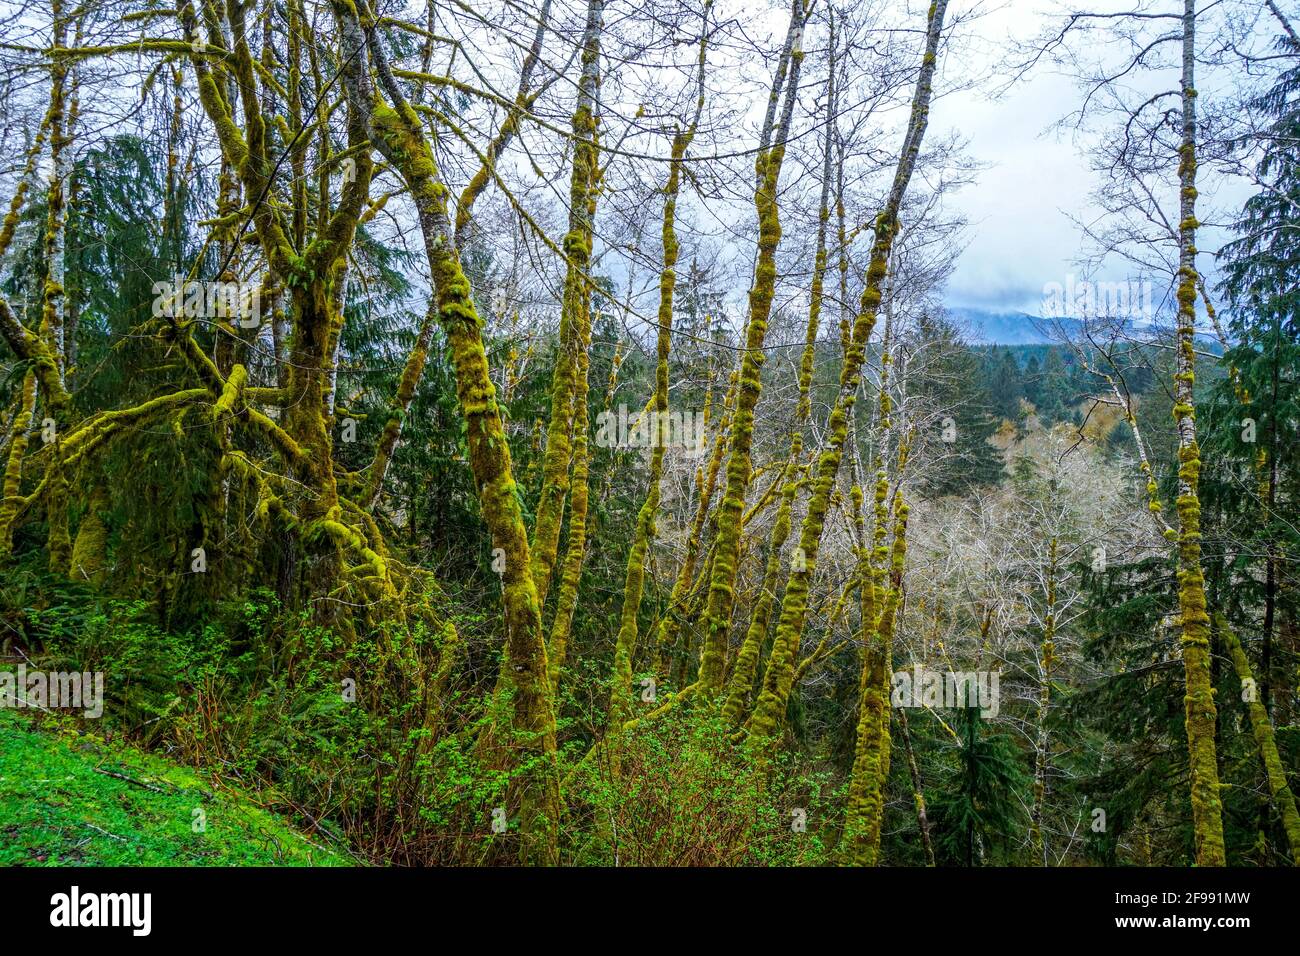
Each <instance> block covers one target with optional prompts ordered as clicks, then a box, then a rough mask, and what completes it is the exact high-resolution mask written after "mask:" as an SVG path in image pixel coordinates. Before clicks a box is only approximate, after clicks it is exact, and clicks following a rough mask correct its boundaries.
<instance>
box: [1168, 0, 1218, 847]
mask: <svg viewBox="0 0 1300 956" xmlns="http://www.w3.org/2000/svg"><path fill="white" fill-rule="evenodd" d="M1182 26H1183V62H1182V84H1181V85H1182V108H1183V112H1182V145H1181V146H1180V148H1179V152H1180V158H1179V163H1178V179H1179V206H1180V209H1179V223H1178V349H1177V353H1176V356H1177V371H1176V373H1175V374H1174V401H1175V404H1174V419H1175V421H1176V422H1177V425H1178V503H1177V510H1178V606H1179V609H1180V610H1181V613H1182V622H1181V623H1182V640H1181V644H1182V651H1183V670H1184V676H1185V682H1186V695H1185V697H1184V702H1185V705H1186V721H1185V722H1186V727H1187V745H1188V757H1189V760H1188V763H1189V768H1190V773H1191V797H1192V821H1193V826H1194V829H1195V838H1196V862H1197V863H1198V864H1199V865H1200V866H1223V865H1224V862H1225V857H1224V845H1223V819H1222V806H1223V804H1222V800H1221V798H1220V796H1219V769H1218V763H1217V757H1216V753H1215V739H1214V735H1215V720H1216V713H1215V707H1214V685H1213V682H1212V681H1211V679H1210V618H1209V615H1208V614H1207V613H1206V609H1205V575H1204V572H1203V570H1202V568H1201V502H1200V497H1199V493H1198V485H1199V479H1200V471H1201V449H1200V445H1199V444H1197V441H1196V405H1195V399H1194V397H1193V389H1194V387H1195V381H1196V350H1195V349H1196V284H1197V278H1198V276H1197V272H1196V228H1197V226H1198V225H1199V223H1198V222H1197V220H1196V95H1197V91H1196V82H1195V75H1196V0H1183V24H1182Z"/></svg>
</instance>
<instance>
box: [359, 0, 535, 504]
mask: <svg viewBox="0 0 1300 956" xmlns="http://www.w3.org/2000/svg"><path fill="white" fill-rule="evenodd" d="M550 14H551V0H543V3H542V6H541V9H540V10H539V12H538V15H537V29H536V31H535V32H534V34H533V43H532V46H530V47H529V48H528V55H527V56H526V57H525V58H524V63H523V67H522V68H521V70H520V73H519V89H518V92H517V93H516V94H515V108H514V109H513V110H511V111H510V112H509V113H507V114H506V117H505V119H504V120H502V123H501V126H500V128H499V129H498V130H497V133H496V135H495V136H494V137H493V138H492V142H491V143H489V144H488V148H487V151H486V152H485V153H484V156H483V159H482V161H481V162H480V164H479V168H478V170H477V171H476V172H475V173H474V175H473V176H472V177H471V178H470V181H469V182H468V183H467V184H466V186H465V188H464V189H463V190H462V191H461V194H460V201H459V202H458V203H457V204H456V227H455V238H456V244H457V246H459V245H460V244H461V240H462V238H463V236H464V234H465V232H466V229H467V227H468V226H469V223H470V221H471V219H472V216H473V212H474V204H475V203H476V202H477V201H478V198H479V196H481V195H482V194H483V191H484V190H485V189H486V188H487V184H488V182H489V180H490V179H491V176H492V173H493V169H494V166H495V163H496V161H497V159H499V158H500V156H501V154H502V153H503V152H504V151H505V149H506V148H507V147H508V146H509V145H510V141H511V140H512V139H514V136H515V134H516V133H517V132H518V131H519V121H520V118H521V115H522V112H523V110H525V109H526V108H527V107H528V106H530V105H531V104H532V102H533V98H534V96H535V94H533V92H532V76H533V71H534V69H536V67H537V62H538V60H539V59H540V58H541V54H542V44H543V41H544V40H545V37H546V31H547V29H548V28H549V24H550ZM426 72H427V71H426ZM437 320H438V314H437V310H436V309H435V308H433V303H432V302H431V303H430V308H429V310H428V311H427V312H426V313H425V317H424V319H423V321H421V323H420V328H419V330H418V332H417V333H416V337H415V345H414V347H413V348H412V349H411V353H410V355H408V356H407V358H406V365H405V366H404V367H403V369H402V377H401V378H400V379H399V380H398V384H397V391H396V393H395V394H394V395H393V400H392V403H391V406H390V408H389V412H388V418H387V420H386V421H385V422H384V427H383V430H382V431H381V432H380V435H379V441H378V442H376V443H375V453H374V456H373V457H372V459H371V462H370V470H369V473H368V475H367V476H366V485H365V488H364V489H363V490H362V492H361V496H360V497H359V498H358V499H357V503H358V504H359V505H361V506H362V507H363V508H373V507H374V505H375V502H376V501H378V499H379V495H380V492H381V491H382V490H383V487H384V478H385V477H386V476H387V474H388V468H389V465H390V464H392V461H393V453H394V452H395V451H396V450H397V443H398V442H399V441H400V440H401V437H402V428H403V426H404V425H405V423H406V415H407V413H408V412H409V411H410V410H411V402H412V401H414V399H415V392H416V389H417V388H419V385H420V379H421V378H422V377H423V375H424V367H425V365H427V364H428V361H429V345H430V343H431V342H432V340H433V330H434V328H435V327H436V325H437Z"/></svg>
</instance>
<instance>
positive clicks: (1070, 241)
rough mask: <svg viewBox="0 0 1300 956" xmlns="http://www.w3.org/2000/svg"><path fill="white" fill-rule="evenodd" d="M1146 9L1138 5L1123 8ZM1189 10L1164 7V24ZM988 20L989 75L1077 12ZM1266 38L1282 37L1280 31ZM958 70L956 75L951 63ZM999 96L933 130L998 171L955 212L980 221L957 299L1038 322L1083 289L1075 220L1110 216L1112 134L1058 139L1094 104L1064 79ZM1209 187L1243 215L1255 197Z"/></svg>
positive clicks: (965, 103) (1029, 12) (942, 106)
mask: <svg viewBox="0 0 1300 956" xmlns="http://www.w3.org/2000/svg"><path fill="white" fill-rule="evenodd" d="M1289 5H1290V4H1285V5H1284V6H1289ZM963 6H964V7H965V5H963ZM1137 6H1138V4H1136V3H1133V2H1129V3H1127V4H1125V5H1124V7H1123V8H1125V9H1135V8H1136V7H1137ZM1181 6H1182V5H1181V4H1173V3H1165V4H1155V5H1154V7H1156V8H1159V9H1161V11H1162V12H1165V11H1172V10H1174V9H1181ZM966 8H967V9H969V8H968V7H966ZM984 8H985V9H986V10H988V11H989V12H988V13H987V14H986V15H985V16H984V17H983V18H982V19H981V20H980V21H979V22H978V23H975V24H973V25H972V26H970V27H968V28H967V29H968V30H969V31H970V32H971V33H973V34H974V35H975V38H974V39H973V41H972V42H973V43H975V44H976V45H977V48H978V52H979V54H980V56H982V57H983V58H984V59H985V61H986V62H988V63H994V62H996V59H997V57H999V56H1000V55H1002V53H1003V51H1005V50H1006V49H1007V38H1009V37H1014V38H1018V39H1023V40H1030V39H1032V38H1033V37H1034V36H1036V35H1038V34H1039V33H1040V32H1041V30H1042V29H1043V28H1044V26H1045V25H1046V24H1048V23H1049V22H1050V23H1059V12H1060V11H1061V10H1062V9H1065V7H1063V5H1061V4H1057V3H1052V2H1048V0H1010V2H1009V3H1008V2H1000V3H991V4H986V5H985V7H984ZM1079 8H1085V9H1102V8H1103V7H1102V6H1101V5H1100V4H1097V3H1089V4H1083V5H1079V6H1077V7H1073V9H1079ZM1115 9H1120V7H1119V6H1115ZM1261 26H1263V27H1266V28H1268V29H1270V30H1271V29H1272V28H1273V24H1272V23H1271V21H1266V22H1265V23H1263V24H1261ZM1203 39H1204V40H1207V41H1208V40H1210V39H1212V37H1208V36H1207V37H1203ZM1090 52H1092V51H1088V50H1085V51H1084V53H1085V55H1086V54H1087V53H1090ZM1115 52H1116V53H1117V54H1120V53H1122V47H1120V46H1118V45H1117V46H1116V50H1115ZM946 65H947V66H948V67H949V68H950V69H951V68H953V67H954V66H955V64H953V63H952V62H951V59H950V61H949V63H948V64H946ZM1204 72H1205V73H1208V72H1209V71H1208V70H1207V71H1204ZM1138 82H1139V83H1141V84H1142V88H1150V89H1157V88H1172V87H1176V86H1177V74H1176V73H1172V72H1171V73H1165V74H1163V75H1161V76H1148V77H1143V78H1141V79H1140V80H1139V81H1138ZM1231 82H1232V78H1231V77H1226V76H1224V75H1222V74H1219V75H1215V76H1206V77H1204V78H1203V81H1202V83H1201V84H1199V85H1201V86H1202V91H1203V93H1204V91H1205V89H1206V87H1207V84H1210V83H1213V84H1216V85H1217V87H1218V88H1224V87H1225V86H1226V85H1227V84H1230V83H1231ZM990 85H991V84H988V85H985V86H983V88H981V89H975V90H967V91H961V92H957V93H954V94H952V95H950V96H947V97H944V98H942V99H940V100H939V101H938V102H937V103H936V104H935V107H934V110H933V123H934V126H933V127H932V128H934V129H936V130H951V129H956V130H958V131H959V132H960V133H961V135H963V136H964V137H965V138H966V139H967V141H968V144H969V145H968V153H969V155H970V156H971V158H972V159H974V160H976V161H977V162H979V163H981V164H984V165H985V166H986V168H985V169H984V170H983V171H982V172H980V173H979V174H978V178H977V181H976V183H975V184H974V185H973V186H969V187H966V188H964V189H963V190H962V191H961V192H960V193H958V194H957V195H956V196H954V197H953V199H952V201H951V204H950V205H951V206H952V208H954V209H956V210H958V211H959V212H961V213H962V214H963V215H964V216H965V217H966V218H967V219H968V220H969V223H970V225H969V239H970V241H969V242H968V244H967V245H966V247H965V251H964V252H963V253H962V256H961V258H960V260H959V262H958V264H957V268H956V271H955V273H954V274H953V276H952V279H951V281H950V283H949V287H948V294H947V297H946V298H947V302H948V304H949V305H950V306H957V307H968V308H982V309H989V310H993V311H1026V312H1030V313H1034V314H1036V313H1038V311H1039V306H1040V304H1041V302H1042V294H1043V287H1044V286H1045V285H1046V284H1048V283H1051V282H1057V283H1062V284H1064V283H1065V282H1066V281H1067V278H1068V276H1069V275H1071V274H1074V275H1075V276H1077V277H1080V278H1082V275H1083V273H1082V272H1081V270H1080V268H1079V265H1078V261H1077V260H1078V259H1079V258H1080V256H1081V254H1083V253H1084V252H1085V247H1084V245H1083V243H1084V238H1083V236H1082V235H1081V234H1080V230H1079V227H1078V225H1077V224H1076V223H1075V222H1074V221H1072V219H1071V217H1075V218H1076V219H1081V220H1084V221H1090V220H1094V219H1095V218H1096V217H1097V216H1098V214H1099V211H1100V210H1099V209H1098V207H1097V206H1096V204H1095V202H1094V201H1093V199H1092V193H1093V190H1094V189H1095V187H1096V186H1097V184H1098V182H1099V178H1098V175H1097V174H1095V173H1093V171H1092V170H1091V169H1090V168H1089V164H1088V157H1087V150H1088V148H1089V147H1090V146H1091V145H1092V144H1093V143H1095V142H1096V137H1097V136H1098V135H1105V134H1104V133H1102V132H1100V131H1090V132H1082V133H1076V132H1075V131H1073V130H1064V131H1061V130H1057V129H1053V128H1052V127H1053V125H1054V123H1055V121H1057V120H1059V119H1060V118H1062V117H1064V116H1066V115H1067V114H1069V113H1070V112H1071V111H1072V110H1074V109H1075V108H1076V107H1077V106H1078V104H1079V103H1080V102H1081V100H1082V95H1083V94H1082V91H1081V88H1080V87H1079V85H1078V84H1077V83H1076V82H1075V80H1073V79H1072V78H1070V77H1067V76H1065V75H1062V73H1061V72H1060V71H1059V70H1058V69H1057V68H1055V67H1052V66H1050V65H1047V66H1043V67H1040V68H1039V69H1037V70H1035V71H1034V72H1033V73H1032V74H1031V75H1030V76H1029V78H1027V79H1026V80H1024V81H1022V82H1021V83H1019V84H1017V85H1016V86H1014V87H1012V88H1011V89H1010V90H1009V91H1007V92H1006V93H1005V94H1004V95H1002V96H1000V97H998V98H996V99H993V98H991V97H990V95H989V87H990ZM1171 105H1173V104H1171ZM1173 172H1174V171H1173V170H1171V182H1172V176H1173ZM1201 187H1202V193H1203V195H1204V196H1205V197H1206V199H1207V202H1208V204H1209V205H1219V206H1223V207H1225V208H1236V207H1237V206H1239V204H1240V202H1241V201H1243V200H1244V199H1245V198H1246V196H1248V195H1249V194H1250V190H1249V188H1248V187H1247V185H1246V184H1245V183H1243V182H1241V181H1224V180H1223V179H1222V177H1219V178H1218V180H1217V181H1215V179H1214V173H1213V172H1212V171H1210V170H1208V169H1206V170H1204V173H1203V176H1202V182H1201ZM1202 218H1203V219H1206V218H1210V217H1208V216H1206V215H1202ZM1223 239H1224V235H1223V233H1222V232H1221V231H1217V230H1214V229H1207V230H1204V235H1202V236H1201V242H1200V246H1201V248H1202V249H1203V250H1207V251H1213V250H1214V249H1216V248H1217V247H1218V246H1219V244H1220V243H1221V242H1222V241H1223ZM1201 260H1202V261H1201V263H1200V265H1201V268H1202V270H1203V271H1207V272H1212V271H1213V257H1212V256H1211V255H1209V254H1203V255H1202V257H1201ZM1095 278H1096V279H1101V280H1110V281H1121V280H1123V281H1127V280H1129V279H1131V278H1134V277H1133V276H1132V274H1131V272H1130V270H1129V269H1128V268H1126V266H1125V265H1124V264H1123V263H1121V262H1119V261H1116V260H1112V261H1111V262H1109V263H1108V264H1107V265H1106V267H1105V268H1104V269H1103V271H1102V273H1099V274H1097V275H1096V276H1095Z"/></svg>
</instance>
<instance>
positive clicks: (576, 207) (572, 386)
mask: <svg viewBox="0 0 1300 956" xmlns="http://www.w3.org/2000/svg"><path fill="white" fill-rule="evenodd" d="M604 11H605V5H604V2H603V0H588V3H587V19H586V23H585V25H584V27H583V32H582V71H581V73H580V75H579V78H578V100H577V104H576V106H575V107H574V111H573V121H572V129H573V168H572V170H571V171H570V175H569V231H568V232H567V233H566V234H565V236H564V243H563V249H564V255H565V257H566V259H567V266H566V270H565V276H564V294H563V299H562V300H561V307H560V331H559V348H558V351H557V354H556V356H555V368H554V370H553V372H552V377H551V419H550V422H549V423H548V425H547V429H546V448H545V451H544V452H543V454H542V490H541V494H540V496H539V498H538V501H537V520H536V522H535V524H534V526H533V545H532V551H531V555H530V560H531V562H532V575H533V585H534V586H535V587H536V588H537V595H538V598H539V600H540V601H541V602H542V604H545V603H546V595H547V592H548V591H549V590H550V586H551V576H552V574H553V572H554V570H555V562H556V559H557V557H558V555H559V547H560V525H561V524H562V521H563V517H564V504H565V500H566V498H567V496H568V493H569V484H570V471H569V468H570V462H571V461H572V459H573V435H572V429H573V421H574V413H575V410H576V409H577V406H578V403H583V404H584V405H585V403H586V401H587V394H586V392H585V391H584V392H583V393H582V394H579V392H578V365H579V355H578V353H579V352H581V351H583V345H582V338H583V337H582V334H581V333H582V327H583V325H584V324H585V323H586V321H588V319H587V316H584V315H583V314H582V311H583V309H585V308H586V305H585V303H586V302H587V301H588V295H589V289H588V288H587V286H588V284H589V278H588V269H589V268H590V265H591V247H592V238H593V227H594V222H593V221H594V217H595V203H594V200H595V195H594V192H593V190H594V188H595V183H596V178H597V164H598V154H597V145H596V127H597V122H598V120H597V116H596V96H597V92H598V90H599V87H600V38H601V32H602V31H603V29H604Z"/></svg>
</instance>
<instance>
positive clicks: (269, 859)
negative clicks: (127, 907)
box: [0, 710, 351, 866]
mask: <svg viewBox="0 0 1300 956" xmlns="http://www.w3.org/2000/svg"><path fill="white" fill-rule="evenodd" d="M350 863H351V861H350V860H349V858H348V857H347V856H346V854H344V853H342V852H340V851H338V850H335V849H330V848H327V847H325V846H324V845H323V844H322V842H321V841H320V839H319V838H318V837H316V836H313V837H311V838H308V837H306V836H304V835H303V834H301V833H299V832H298V831H297V830H295V829H294V828H293V827H291V826H290V825H288V824H287V823H285V822H284V821H283V820H281V819H280V818H278V817H277V816H275V815H274V814H273V813H270V812H268V811H266V810H263V809H261V808H259V807H257V806H255V805H254V804H253V803H252V802H251V801H250V800H249V799H248V798H247V797H245V796H243V795H241V794H237V793H232V792H230V791H220V792H216V791H214V790H213V789H212V788H211V786H210V785H209V784H208V783H206V782H204V781H203V780H202V779H201V778H200V777H199V776H198V775H197V774H195V773H194V772H193V771H191V770H188V769H185V768H182V767H179V766H176V765H174V764H172V763H170V762H168V761H166V760H164V759H162V758H159V757H155V756H152V755H150V754H146V753H143V752H141V751H138V750H135V749H133V748H129V747H119V746H109V745H106V744H104V743H102V742H100V741H97V740H95V739H94V738H92V737H79V736H64V735H61V734H57V733H53V732H50V731H48V730H46V729H38V728H37V727H36V725H35V724H34V723H33V722H32V721H30V720H28V719H26V718H25V717H23V716H20V715H19V714H17V713H14V712H13V711H8V710H0V866H347V865H350Z"/></svg>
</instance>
